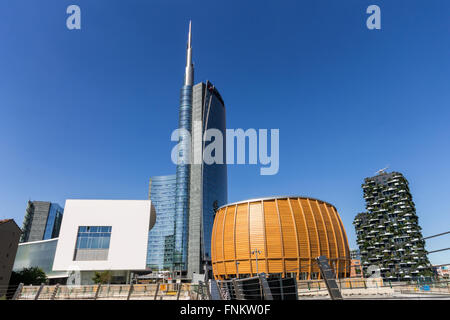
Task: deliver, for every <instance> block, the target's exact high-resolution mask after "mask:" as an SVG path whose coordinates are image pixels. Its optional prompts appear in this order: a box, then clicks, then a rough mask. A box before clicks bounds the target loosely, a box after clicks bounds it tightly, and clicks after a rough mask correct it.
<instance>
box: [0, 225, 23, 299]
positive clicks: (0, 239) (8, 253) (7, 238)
mask: <svg viewBox="0 0 450 320" xmlns="http://www.w3.org/2000/svg"><path fill="white" fill-rule="evenodd" d="M20 233H21V232H20V228H19V227H18V226H17V224H16V223H15V222H14V220H9V221H7V222H3V223H1V222H0V297H1V296H2V295H4V294H5V289H6V286H7V285H8V284H9V279H10V277H11V271H12V269H13V265H14V259H15V258H16V252H17V246H18V245H19V238H20Z"/></svg>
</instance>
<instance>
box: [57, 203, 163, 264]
mask: <svg viewBox="0 0 450 320" xmlns="http://www.w3.org/2000/svg"><path fill="white" fill-rule="evenodd" d="M155 221H156V213H155V209H154V207H153V206H152V204H151V201H150V200H73V199H69V200H67V201H66V205H65V208H64V216H63V220H62V224H61V230H60V233H59V240H58V245H57V248H56V253H55V261H54V263H53V270H54V271H67V270H75V271H76V270H80V271H92V270H144V269H145V266H146V258H147V242H148V231H149V230H150V229H151V228H152V227H153V225H154V223H155ZM80 226H111V239H110V244H109V251H108V257H107V259H106V260H95V261H75V260H74V257H75V248H76V242H77V234H78V228H79V227H80Z"/></svg>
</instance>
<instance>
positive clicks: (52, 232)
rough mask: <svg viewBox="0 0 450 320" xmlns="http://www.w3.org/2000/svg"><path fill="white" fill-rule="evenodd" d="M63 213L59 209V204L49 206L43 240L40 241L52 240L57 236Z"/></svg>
mask: <svg viewBox="0 0 450 320" xmlns="http://www.w3.org/2000/svg"><path fill="white" fill-rule="evenodd" d="M63 211H64V209H63V208H61V207H60V205H59V204H56V203H51V204H50V210H49V211H48V218H47V224H46V225H45V231H44V238H43V239H42V240H48V239H53V238H57V237H58V236H59V229H60V227H61V221H62V216H63Z"/></svg>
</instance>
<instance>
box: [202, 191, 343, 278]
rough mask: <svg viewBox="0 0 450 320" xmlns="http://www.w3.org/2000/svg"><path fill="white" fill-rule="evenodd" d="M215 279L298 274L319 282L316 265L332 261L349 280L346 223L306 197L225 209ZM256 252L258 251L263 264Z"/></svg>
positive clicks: (215, 242) (218, 221) (215, 238)
mask: <svg viewBox="0 0 450 320" xmlns="http://www.w3.org/2000/svg"><path fill="white" fill-rule="evenodd" d="M211 241H212V243H211V251H212V252H211V256H212V265H213V272H214V276H215V278H216V279H226V278H229V277H233V276H234V275H235V274H236V261H239V274H241V275H250V276H254V275H256V272H257V271H256V270H258V272H260V273H261V272H266V273H282V274H283V275H284V276H285V275H286V273H295V274H296V275H297V278H299V277H300V276H302V277H304V276H305V274H306V277H307V278H308V279H311V278H316V277H318V278H320V275H319V272H318V271H319V270H318V267H317V266H316V265H315V264H314V262H315V259H316V258H317V257H318V256H319V255H325V256H327V257H328V258H329V259H330V261H334V263H335V265H336V267H337V268H338V269H339V272H340V274H339V276H340V277H343V276H348V275H349V274H348V273H349V266H350V263H349V261H348V259H349V254H350V252H349V248H348V242H347V236H346V234H345V230H344V226H343V224H342V221H341V219H340V217H339V215H338V213H337V211H336V209H335V208H334V206H332V205H330V204H329V203H326V202H323V201H320V200H316V199H309V198H303V197H289V198H274V199H263V200H255V201H250V202H242V203H239V204H232V205H229V206H226V207H223V208H221V209H220V210H219V211H218V212H217V214H216V217H215V219H214V226H213V232H212V239H211ZM253 250H259V251H260V252H261V253H259V254H258V264H256V255H255V254H251V252H252V251H253Z"/></svg>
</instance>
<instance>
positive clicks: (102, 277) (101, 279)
mask: <svg viewBox="0 0 450 320" xmlns="http://www.w3.org/2000/svg"><path fill="white" fill-rule="evenodd" d="M111 278H112V275H111V271H109V270H106V271H103V272H97V271H96V272H95V275H94V277H93V278H92V281H94V282H95V283H101V284H105V283H110V282H111Z"/></svg>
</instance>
